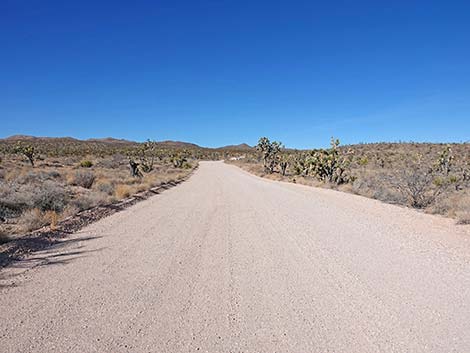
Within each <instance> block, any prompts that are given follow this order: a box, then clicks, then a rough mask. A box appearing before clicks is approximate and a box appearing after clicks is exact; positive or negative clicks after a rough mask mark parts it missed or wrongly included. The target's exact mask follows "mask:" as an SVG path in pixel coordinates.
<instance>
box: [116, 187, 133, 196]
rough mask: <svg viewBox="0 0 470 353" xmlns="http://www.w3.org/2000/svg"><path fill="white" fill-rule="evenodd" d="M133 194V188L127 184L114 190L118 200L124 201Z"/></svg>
mask: <svg viewBox="0 0 470 353" xmlns="http://www.w3.org/2000/svg"><path fill="white" fill-rule="evenodd" d="M131 193H132V188H131V187H130V186H128V185H125V184H118V185H116V188H115V189H114V195H115V196H116V198H117V199H124V198H126V197H129V196H130V195H131Z"/></svg>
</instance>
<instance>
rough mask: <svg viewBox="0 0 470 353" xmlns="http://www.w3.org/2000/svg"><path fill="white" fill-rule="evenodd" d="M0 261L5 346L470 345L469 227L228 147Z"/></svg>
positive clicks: (337, 348)
mask: <svg viewBox="0 0 470 353" xmlns="http://www.w3.org/2000/svg"><path fill="white" fill-rule="evenodd" d="M0 275H1V276H2V280H1V282H0V283H1V285H2V287H1V289H0V351H1V352H4V353H6V352H48V353H50V352H61V353H64V352H77V353H84V352H110V353H111V352H112V353H116V352H197V351H200V352H302V353H305V352H415V353H416V352H470V232H469V228H468V227H466V226H456V225H454V221H452V220H447V219H443V218H441V217H435V216H430V215H425V214H421V213H418V212H415V211H413V210H408V209H405V208H400V207H396V206H392V205H387V204H382V203H380V202H378V201H374V200H369V199H365V198H362V197H358V196H354V195H349V194H343V193H339V192H334V191H330V190H322V189H314V188H309V187H305V186H300V185H294V184H285V183H278V182H272V181H267V180H263V179H260V178H257V177H255V176H252V175H249V174H247V173H245V172H243V171H241V170H240V169H238V168H236V167H234V166H229V165H225V164H223V163H220V162H207V163H201V166H200V168H199V170H198V171H197V172H196V173H195V175H193V176H192V177H191V179H190V180H189V181H187V182H185V183H184V184H182V185H180V186H178V187H176V188H173V189H171V190H168V191H166V192H164V193H162V194H160V195H157V196H155V197H152V198H151V199H149V200H147V201H144V202H141V203H139V204H137V205H135V206H133V207H131V208H129V209H127V210H125V211H123V212H120V213H117V214H115V215H113V216H110V217H108V218H106V219H103V220H101V221H99V222H97V223H95V224H93V225H91V226H89V227H87V228H85V229H83V230H82V231H80V232H79V233H77V234H74V235H72V236H70V237H68V238H67V240H66V241H65V242H64V243H63V244H62V245H61V246H60V247H56V248H54V249H50V250H48V251H45V252H41V253H36V254H34V255H32V256H31V257H30V258H28V259H27V260H26V261H21V262H19V263H17V264H16V265H15V267H13V268H8V269H6V270H3V271H2V272H1V273H0Z"/></svg>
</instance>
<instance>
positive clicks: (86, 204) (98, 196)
mask: <svg viewBox="0 0 470 353" xmlns="http://www.w3.org/2000/svg"><path fill="white" fill-rule="evenodd" d="M107 202H108V196H107V195H106V194H104V193H101V192H93V193H88V194H85V195H81V196H80V197H78V198H76V199H75V200H73V201H72V202H71V205H72V206H73V207H75V208H76V209H78V210H79V211H83V210H88V209H90V208H92V207H96V206H100V205H104V204H106V203H107Z"/></svg>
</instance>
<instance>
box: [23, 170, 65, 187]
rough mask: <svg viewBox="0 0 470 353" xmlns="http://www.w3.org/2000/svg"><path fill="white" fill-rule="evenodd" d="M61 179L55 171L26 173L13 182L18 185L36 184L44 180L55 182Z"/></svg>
mask: <svg viewBox="0 0 470 353" xmlns="http://www.w3.org/2000/svg"><path fill="white" fill-rule="evenodd" d="M60 177H61V175H60V173H59V172H58V171H56V170H51V171H44V170H40V171H28V172H27V173H24V174H20V175H18V176H17V177H16V179H14V180H15V182H17V183H19V184H37V183H42V182H44V181H46V180H56V179H59V178H60Z"/></svg>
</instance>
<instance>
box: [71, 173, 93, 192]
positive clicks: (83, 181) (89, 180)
mask: <svg viewBox="0 0 470 353" xmlns="http://www.w3.org/2000/svg"><path fill="white" fill-rule="evenodd" d="M94 182H95V174H93V172H91V171H83V170H78V171H76V172H75V174H74V177H73V181H72V184H73V185H77V186H81V187H83V188H85V189H90V188H91V187H92V186H93V183H94Z"/></svg>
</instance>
